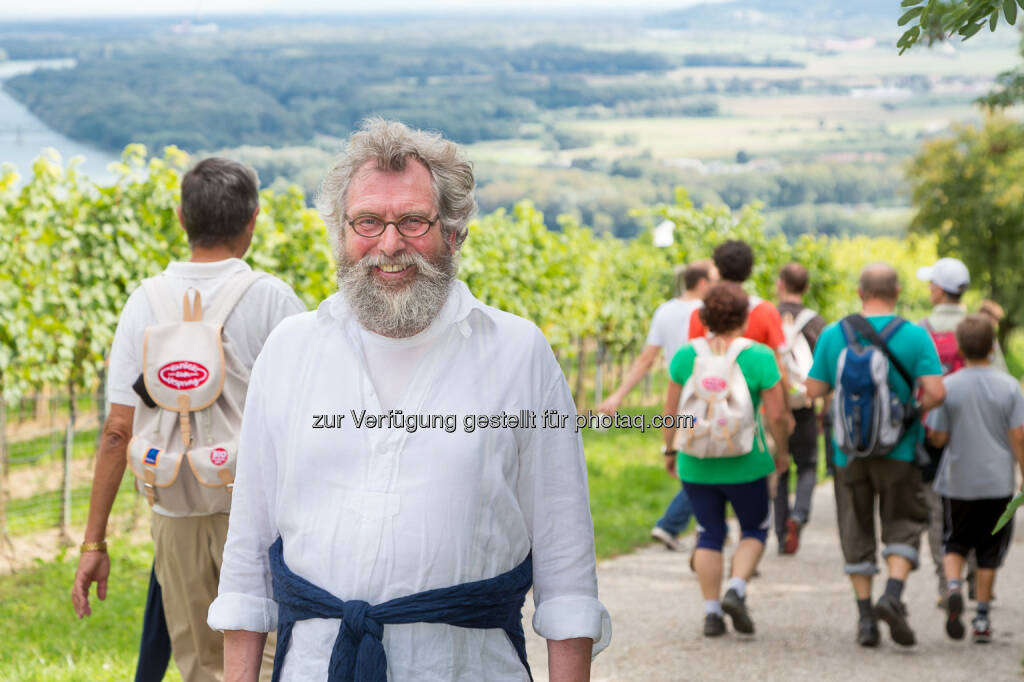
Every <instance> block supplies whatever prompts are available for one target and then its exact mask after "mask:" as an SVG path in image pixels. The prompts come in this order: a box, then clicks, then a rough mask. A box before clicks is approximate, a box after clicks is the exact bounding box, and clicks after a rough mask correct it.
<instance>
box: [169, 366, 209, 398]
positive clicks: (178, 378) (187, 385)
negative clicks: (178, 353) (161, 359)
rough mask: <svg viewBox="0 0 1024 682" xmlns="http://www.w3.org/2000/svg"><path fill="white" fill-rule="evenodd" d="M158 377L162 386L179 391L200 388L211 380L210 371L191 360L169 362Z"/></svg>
mask: <svg viewBox="0 0 1024 682" xmlns="http://www.w3.org/2000/svg"><path fill="white" fill-rule="evenodd" d="M156 375H157V377H158V378H159V379H160V383H161V384H163V385H164V386H167V387H168V388H173V389H177V390H179V391H187V390H190V389H193V388H199V387H200V386H202V385H203V384H204V383H206V380H207V379H209V378H210V372H209V370H207V369H206V368H205V367H203V366H202V365H200V364H199V363H198V362H192V361H191V360H178V361H177V362H168V363H167V364H166V365H164V366H163V367H161V368H160V370H159V371H158V372H157V373H156Z"/></svg>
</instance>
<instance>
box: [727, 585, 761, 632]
mask: <svg viewBox="0 0 1024 682" xmlns="http://www.w3.org/2000/svg"><path fill="white" fill-rule="evenodd" d="M722 610H723V611H725V612H726V613H727V614H729V617H730V618H732V629H733V630H735V631H736V632H742V633H743V634H745V635H752V634H754V621H752V620H750V614H749V613H748V612H747V599H746V597H741V596H740V595H738V594H736V590H734V589H732V588H730V589H729V591H727V592H726V593H725V596H724V597H722Z"/></svg>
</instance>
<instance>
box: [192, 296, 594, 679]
mask: <svg viewBox="0 0 1024 682" xmlns="http://www.w3.org/2000/svg"><path fill="white" fill-rule="evenodd" d="M360 329H361V325H360V324H359V322H358V320H357V318H356V317H355V315H354V314H353V313H352V312H351V310H350V309H349V308H348V306H347V304H346V302H345V300H344V297H342V296H341V295H340V294H335V295H334V296H332V297H331V298H329V299H327V300H326V301H324V302H323V303H322V304H320V307H319V308H318V309H317V311H316V312H315V313H307V314H304V315H296V316H295V317H292V318H290V319H288V320H286V321H285V322H283V323H282V324H281V325H280V326H279V327H278V328H277V329H276V330H275V331H274V333H273V334H271V336H270V338H269V339H268V340H267V345H266V349H265V351H264V352H263V353H262V354H261V355H260V357H259V360H258V361H257V362H256V366H255V367H254V368H253V372H252V379H251V381H250V384H249V395H248V399H247V401H246V405H245V416H244V418H243V421H242V438H241V444H240V449H241V450H244V451H245V453H246V456H245V457H244V458H240V459H239V462H238V470H237V477H236V479H235V488H234V493H233V498H232V502H231V521H230V526H229V530H228V538H227V543H226V544H225V546H224V563H223V566H222V568H221V573H220V587H219V592H218V597H217V599H216V600H215V601H214V602H213V604H212V605H211V606H210V612H209V620H208V623H209V625H210V627H211V628H213V629H215V630H250V631H254V632H269V631H271V630H274V629H275V628H276V627H277V616H278V612H277V604H276V602H274V600H273V593H272V590H271V578H270V568H269V560H268V556H267V548H268V547H269V546H270V545H271V544H272V543H273V542H274V541H275V539H276V538H277V537H279V536H280V537H281V539H282V541H283V545H284V560H285V563H286V564H287V565H288V567H289V568H290V569H291V570H292V571H293V572H294V573H296V574H298V575H300V576H302V577H304V578H305V579H306V580H308V581H310V582H312V583H313V584H315V585H318V586H319V587H321V588H323V589H324V590H327V591H328V592H330V593H331V594H333V595H335V596H337V597H338V598H339V599H342V600H348V599H360V600H363V601H366V602H368V603H369V604H380V603H383V602H386V601H389V600H391V599H394V598H396V597H401V596H406V595H411V594H416V593H418V592H422V591H424V590H429V589H433V588H440V587H449V586H452V585H459V584H462V583H466V582H470V581H476V580H482V579H486V578H491V577H494V576H496V575H499V574H501V573H504V572H506V571H508V570H510V569H512V568H514V567H515V566H517V565H518V564H519V563H520V562H521V561H523V559H524V558H525V557H526V555H527V554H528V553H530V552H532V553H533V596H534V602H535V603H536V605H537V609H536V612H535V615H534V618H533V627H534V630H535V631H536V632H537V633H538V634H539V635H540V636H541V637H545V638H548V639H569V638H573V637H589V638H592V639H593V640H594V653H597V652H598V651H600V650H601V649H603V648H604V647H605V646H607V644H608V641H609V639H610V638H611V620H610V618H609V616H608V612H607V610H606V609H605V608H604V606H603V605H602V604H601V602H600V601H598V598H597V573H596V566H595V560H594V535H593V533H594V531H593V521H592V519H591V516H590V507H589V504H588V501H587V468H586V463H585V461H584V457H583V443H582V440H581V437H580V435H579V434H578V433H577V432H576V428H575V414H576V410H575V406H574V405H573V401H572V395H571V394H570V392H569V387H568V385H567V384H566V382H565V377H564V375H563V374H562V371H561V369H560V368H559V366H558V362H557V361H556V360H555V357H554V354H553V353H552V352H551V347H550V346H549V345H548V343H547V340H546V339H545V338H544V336H543V335H542V334H541V332H540V330H539V329H537V327H536V326H535V325H533V324H531V323H530V322H529V321H527V320H524V319H522V318H519V317H516V316H514V315H511V314H509V313H505V312H502V311H500V310H497V309H495V308H491V307H489V306H485V305H483V304H482V303H480V302H479V301H477V300H476V299H475V298H474V297H473V296H472V294H470V293H469V290H468V289H467V288H466V285H465V284H464V283H462V282H456V283H455V285H454V286H453V288H452V293H451V294H450V295H449V298H448V301H447V302H446V303H445V306H444V308H443V309H442V311H441V313H440V315H439V331H438V332H437V333H436V335H434V336H433V337H432V340H431V341H430V342H429V343H428V344H427V346H426V350H425V352H424V354H423V355H422V356H421V358H420V361H419V362H418V363H417V364H416V366H415V368H413V369H412V370H411V371H409V372H408V373H406V374H404V376H402V377H401V379H402V380H403V381H402V383H403V384H404V386H403V390H402V391H401V392H400V393H401V395H400V396H399V397H398V399H397V400H395V402H394V404H395V409H396V410H402V411H403V414H402V417H403V418H408V417H410V416H431V417H433V416H436V417H437V418H439V419H443V418H447V417H448V416H452V420H451V421H450V422H449V424H448V425H449V426H451V429H450V431H449V430H448V428H447V426H444V425H442V424H441V423H439V422H438V423H435V424H434V425H433V427H432V428H428V427H420V426H419V425H418V424H417V425H416V426H415V428H413V429H411V430H410V429H409V428H408V427H404V428H403V427H402V426H401V425H399V424H395V423H388V422H389V420H388V419H387V417H388V414H389V412H388V410H387V409H384V406H383V404H382V401H381V400H380V397H379V395H378V392H377V390H376V389H375V382H374V381H371V380H370V378H369V373H368V372H367V365H366V364H364V362H363V356H364V355H366V354H372V353H374V352H375V346H373V345H371V344H364V341H363V338H362V334H361V333H360ZM374 362H375V361H374ZM374 371H375V372H379V370H374ZM404 371H405V370H403V372H404ZM392 373H393V374H395V375H397V374H398V372H392ZM389 409H390V408H389ZM363 410H365V412H366V414H367V415H374V416H375V419H374V421H377V420H376V417H380V416H383V417H385V419H384V420H383V421H384V423H383V424H379V423H378V424H375V425H371V424H370V423H369V422H367V421H365V419H364V421H363V422H362V423H361V425H357V424H356V423H355V420H354V419H353V414H352V413H353V412H354V413H355V414H356V415H361V414H362V411H363ZM520 410H532V411H534V412H535V413H536V423H535V424H534V425H533V428H529V427H525V428H524V427H520V428H511V427H507V428H502V427H500V426H490V425H488V426H486V427H480V426H479V425H478V422H476V421H473V422H470V423H471V424H473V425H474V426H476V428H472V429H467V428H466V419H467V418H469V419H473V418H474V416H475V415H486V416H490V415H500V414H501V413H502V412H504V413H506V414H507V415H519V414H520V412H519V411H520ZM545 410H554V411H557V413H558V414H560V415H564V416H566V417H568V419H567V423H566V425H565V428H560V427H558V426H555V427H548V428H545V424H544V421H543V416H544V414H545ZM318 415H327V419H325V420H324V419H319V418H318ZM555 424H556V425H557V424H558V422H557V421H555ZM339 626H340V621H339V620H337V619H311V620H302V621H299V622H297V623H296V624H295V626H294V629H293V631H292V639H291V646H290V649H289V651H288V655H287V658H286V659H285V661H284V669H283V671H282V676H281V680H282V682H290V681H298V680H302V681H304V680H322V679H326V676H327V668H328V663H329V661H330V658H331V649H332V646H333V644H334V641H335V639H336V637H337V636H338V628H339ZM384 648H385V651H386V652H387V658H388V679H389V680H393V681H395V682H404V681H411V680H450V681H456V680H459V681H465V682H470V681H472V682H476V681H477V680H489V681H491V682H512V681H515V682H525V680H527V679H528V678H527V675H526V671H525V669H524V668H523V665H522V663H521V662H520V661H519V657H518V656H517V655H516V652H515V649H514V648H513V646H512V644H511V642H509V639H508V637H507V636H506V635H505V633H504V632H503V631H502V630H500V629H474V628H462V627H455V626H451V625H444V624H435V623H411V624H407V625H388V626H387V627H385V628H384Z"/></svg>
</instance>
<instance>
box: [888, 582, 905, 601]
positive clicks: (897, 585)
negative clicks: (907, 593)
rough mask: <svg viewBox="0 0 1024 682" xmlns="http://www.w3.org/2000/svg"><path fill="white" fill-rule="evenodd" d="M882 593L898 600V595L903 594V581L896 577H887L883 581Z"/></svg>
mask: <svg viewBox="0 0 1024 682" xmlns="http://www.w3.org/2000/svg"><path fill="white" fill-rule="evenodd" d="M884 594H885V595H886V596H889V597H892V598H893V599H895V600H896V601H899V600H900V597H901V596H903V581H902V580H899V579H897V578H889V580H887V581H886V583H885V593H884Z"/></svg>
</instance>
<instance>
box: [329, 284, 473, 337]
mask: <svg viewBox="0 0 1024 682" xmlns="http://www.w3.org/2000/svg"><path fill="white" fill-rule="evenodd" d="M474 310H479V311H480V312H481V313H483V314H484V315H486V316H488V317H490V313H491V311H490V309H489V307H488V306H486V305H484V304H483V303H481V302H480V301H479V300H478V299H477V298H476V296H474V295H473V294H472V293H471V292H470V290H469V287H467V286H466V283H465V282H463V281H462V280H460V279H457V280H455V281H454V282H453V283H452V286H451V289H449V291H448V298H447V300H445V303H444V306H442V307H441V312H440V313H439V317H440V318H441V320H442V323H443V324H445V325H446V326H447V325H453V324H457V325H459V330H460V331H461V332H462V333H463V335H464V336H469V334H470V327H469V323H468V321H467V318H468V317H469V315H470V313H472V312H473V311H474ZM316 319H317V321H318V322H321V323H324V322H329V321H330V320H337V321H339V322H347V321H348V320H350V319H352V320H355V316H354V315H353V313H352V309H351V308H350V307H349V305H348V301H346V300H345V295H344V294H342V293H341V292H340V291H338V292H336V293H334V294H332V295H331V296H328V297H327V298H326V299H324V300H323V301H322V302H321V303H320V305H319V306H317V309H316ZM356 323H357V324H358V322H356Z"/></svg>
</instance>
